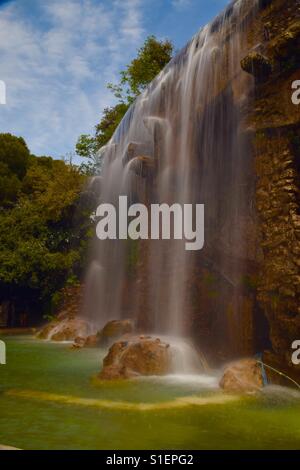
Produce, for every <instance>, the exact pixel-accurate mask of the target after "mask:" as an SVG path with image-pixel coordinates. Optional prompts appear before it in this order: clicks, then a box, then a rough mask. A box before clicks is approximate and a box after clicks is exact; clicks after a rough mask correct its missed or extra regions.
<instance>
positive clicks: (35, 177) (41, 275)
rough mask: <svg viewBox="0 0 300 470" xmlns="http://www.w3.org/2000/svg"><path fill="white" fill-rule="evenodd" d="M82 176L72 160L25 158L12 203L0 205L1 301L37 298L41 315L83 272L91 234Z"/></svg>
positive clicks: (21, 301) (29, 302)
mask: <svg viewBox="0 0 300 470" xmlns="http://www.w3.org/2000/svg"><path fill="white" fill-rule="evenodd" d="M0 142H1V135H0ZM2 154H3V155H4V151H3V149H2ZM85 181H86V178H85V177H84V176H83V175H82V174H81V173H80V171H79V170H78V168H77V167H75V166H74V165H68V164H66V163H64V162H63V161H60V160H53V159H52V158H50V157H35V156H32V155H31V156H29V157H28V159H27V170H26V174H25V175H24V176H23V178H22V181H21V182H20V186H19V191H18V198H17V200H16V203H15V204H14V205H12V206H10V207H9V208H2V209H0V300H2V301H3V300H10V301H13V302H17V304H18V305H23V304H24V303H27V305H31V306H32V305H33V303H35V304H36V305H37V306H38V309H39V315H40V316H41V314H42V313H48V310H47V309H49V306H50V304H51V298H52V297H53V295H55V293H56V292H57V291H58V290H59V289H61V288H62V287H63V286H64V285H65V283H66V281H67V279H68V278H70V277H72V278H74V276H75V277H79V276H80V275H81V273H82V269H83V265H84V260H85V256H86V251H87V243H88V238H89V236H90V235H91V233H92V220H91V218H90V214H91V207H90V206H88V205H86V204H82V203H81V192H82V189H83V187H84V185H85ZM74 221H75V223H74ZM32 308H33V307H32Z"/></svg>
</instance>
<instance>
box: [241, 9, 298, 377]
mask: <svg viewBox="0 0 300 470" xmlns="http://www.w3.org/2000/svg"><path fill="white" fill-rule="evenodd" d="M266 3H268V5H267V6H266V8H263V9H262V10H261V12H260V14H259V16H258V18H257V20H256V21H255V24H254V29H253V31H251V32H250V33H249V35H250V36H251V40H252V41H253V42H255V44H256V47H255V53H254V54H253V50H252V51H250V53H249V55H248V57H246V59H245V60H244V61H242V67H243V68H244V70H247V71H248V72H250V73H252V74H253V75H254V76H255V81H256V85H255V98H254V99H255V104H254V108H253V111H250V113H249V124H250V126H251V127H252V128H253V129H254V130H255V139H254V149H255V170H256V177H257V187H256V208H257V213H258V228H259V230H260V246H261V247H262V252H263V258H262V260H261V262H260V263H259V270H258V284H257V299H258V301H259V304H260V306H261V309H262V311H261V314H262V315H265V317H266V319H267V321H268V324H269V338H270V342H271V348H269V349H268V350H267V351H266V352H265V355H264V356H265V361H266V362H267V363H270V364H271V365H273V366H275V367H278V368H280V369H281V370H283V369H284V370H285V371H288V373H289V374H290V375H292V376H295V377H298V378H300V368H299V366H298V367H297V366H295V365H293V364H292V363H291V356H292V349H291V345H292V342H293V341H294V340H296V339H300V302H299V300H300V257H299V255H300V206H299V201H300V198H299V177H300V172H299V171H300V106H298V107H297V106H295V105H294V104H293V103H292V101H291V95H292V83H293V81H294V80H296V79H298V80H299V79H300V5H299V2H297V1H295V0H274V1H269V2H266ZM262 63H263V64H264V65H263V67H262V66H261V64H262ZM249 66H250V68H249Z"/></svg>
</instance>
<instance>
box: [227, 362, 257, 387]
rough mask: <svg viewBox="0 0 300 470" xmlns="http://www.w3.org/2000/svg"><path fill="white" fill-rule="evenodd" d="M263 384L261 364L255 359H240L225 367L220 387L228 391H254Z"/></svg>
mask: <svg viewBox="0 0 300 470" xmlns="http://www.w3.org/2000/svg"><path fill="white" fill-rule="evenodd" d="M263 385H264V381H263V374H262V369H261V365H260V364H259V362H257V361H256V360H255V359H241V360H239V361H236V362H233V363H232V364H229V365H228V367H226V369H225V371H224V373H223V377H222V379H221V381H220V387H221V388H223V389H224V390H226V391H228V392H255V391H257V390H260V389H261V388H262V387H263Z"/></svg>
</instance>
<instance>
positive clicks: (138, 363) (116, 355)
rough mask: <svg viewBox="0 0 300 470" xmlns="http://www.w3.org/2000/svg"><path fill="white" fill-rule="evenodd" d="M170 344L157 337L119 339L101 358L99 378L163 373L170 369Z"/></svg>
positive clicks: (119, 377)
mask: <svg viewBox="0 0 300 470" xmlns="http://www.w3.org/2000/svg"><path fill="white" fill-rule="evenodd" d="M171 362H172V358H171V352H170V345H169V344H168V343H165V342H162V341H161V340H160V339H159V338H156V339H153V338H149V337H139V338H132V339H129V340H128V341H119V342H117V343H115V344H113V346H112V347H111V348H110V350H109V352H108V354H107V356H106V357H105V358H104V360H103V369H102V371H101V373H100V376H99V377H100V379H106V380H107V379H108V380H111V379H126V378H130V377H134V376H138V375H143V376H149V375H165V374H167V373H168V372H170V371H171Z"/></svg>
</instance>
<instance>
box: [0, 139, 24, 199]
mask: <svg viewBox="0 0 300 470" xmlns="http://www.w3.org/2000/svg"><path fill="white" fill-rule="evenodd" d="M29 155H30V154H29V150H28V147H27V145H26V143H25V141H24V139H22V137H15V136H13V135H11V134H0V206H2V207H6V206H9V205H10V204H11V203H13V202H14V201H15V200H16V198H17V194H18V191H19V190H20V188H21V184H22V180H23V178H24V176H25V174H26V170H27V166H28V160H29Z"/></svg>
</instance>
